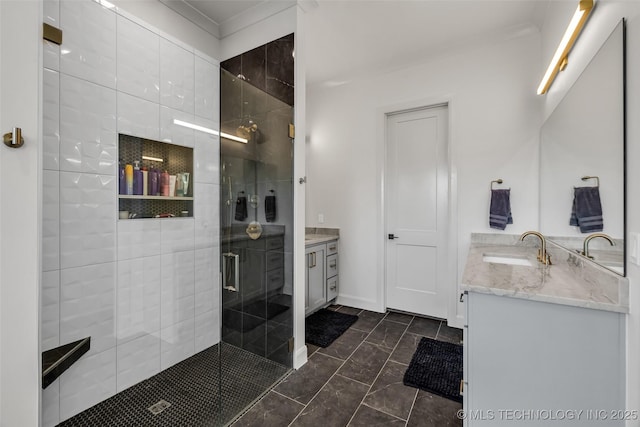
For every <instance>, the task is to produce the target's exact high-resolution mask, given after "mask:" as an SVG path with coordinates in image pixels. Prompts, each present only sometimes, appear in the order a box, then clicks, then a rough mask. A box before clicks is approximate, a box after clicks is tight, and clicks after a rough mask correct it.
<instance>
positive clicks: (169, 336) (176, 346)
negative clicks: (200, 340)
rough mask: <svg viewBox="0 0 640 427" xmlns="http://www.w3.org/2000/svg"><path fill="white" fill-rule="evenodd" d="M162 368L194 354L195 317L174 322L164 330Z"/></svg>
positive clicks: (161, 352) (161, 355)
mask: <svg viewBox="0 0 640 427" xmlns="http://www.w3.org/2000/svg"><path fill="white" fill-rule="evenodd" d="M161 338H162V341H161V344H160V369H161V370H165V369H167V368H169V367H171V366H173V365H175V364H176V363H178V362H182V361H183V360H185V359H187V358H189V357H191V356H193V354H194V349H195V347H194V344H195V341H194V319H193V317H192V318H190V319H187V320H185V321H184V322H180V323H176V324H173V325H171V326H169V327H166V328H164V329H163V330H162V335H161Z"/></svg>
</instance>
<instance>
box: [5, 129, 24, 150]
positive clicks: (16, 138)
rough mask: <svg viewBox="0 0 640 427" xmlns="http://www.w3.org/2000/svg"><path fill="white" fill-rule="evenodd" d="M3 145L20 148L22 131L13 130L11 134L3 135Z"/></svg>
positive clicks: (22, 141) (22, 142) (22, 139)
mask: <svg viewBox="0 0 640 427" xmlns="http://www.w3.org/2000/svg"><path fill="white" fill-rule="evenodd" d="M3 139H4V145H6V146H7V147H11V148H20V147H22V145H23V144H24V138H23V137H22V129H20V128H13V131H12V132H9V133H5V134H4V137H3Z"/></svg>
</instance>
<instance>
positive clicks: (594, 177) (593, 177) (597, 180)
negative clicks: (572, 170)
mask: <svg viewBox="0 0 640 427" xmlns="http://www.w3.org/2000/svg"><path fill="white" fill-rule="evenodd" d="M581 179H582V180H583V181H586V180H588V179H595V180H596V187H600V178H599V177H597V176H595V175H594V176H583V177H582V178H581Z"/></svg>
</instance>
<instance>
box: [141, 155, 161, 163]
mask: <svg viewBox="0 0 640 427" xmlns="http://www.w3.org/2000/svg"><path fill="white" fill-rule="evenodd" d="M142 160H151V161H152V162H164V160H163V159H159V158H157V157H151V156H142Z"/></svg>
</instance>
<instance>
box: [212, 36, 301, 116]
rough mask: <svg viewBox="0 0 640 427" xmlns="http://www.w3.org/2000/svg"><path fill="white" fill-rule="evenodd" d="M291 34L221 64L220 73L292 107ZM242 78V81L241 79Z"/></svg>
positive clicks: (292, 45)
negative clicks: (229, 74) (227, 73)
mask: <svg viewBox="0 0 640 427" xmlns="http://www.w3.org/2000/svg"><path fill="white" fill-rule="evenodd" d="M293 49H294V41H293V34H289V35H288V36H285V37H282V38H280V39H277V40H274V41H272V42H269V43H267V44H265V45H262V46H260V47H257V48H255V49H252V50H250V51H248V52H245V53H243V54H241V55H238V56H235V57H233V58H231V59H228V60H226V61H224V62H222V64H221V66H222V69H224V70H227V71H229V72H230V73H231V74H232V75H234V76H239V75H241V76H244V80H245V81H246V82H247V83H249V84H251V85H252V86H255V87H257V88H258V89H260V90H262V91H264V92H266V93H268V94H269V95H272V96H274V97H275V98H277V99H279V100H280V101H282V102H284V103H286V104H288V105H291V106H293V89H294V79H293V76H294V66H293V65H294V58H293ZM241 78H242V77H241Z"/></svg>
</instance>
